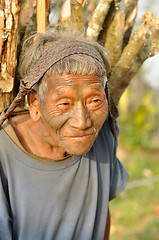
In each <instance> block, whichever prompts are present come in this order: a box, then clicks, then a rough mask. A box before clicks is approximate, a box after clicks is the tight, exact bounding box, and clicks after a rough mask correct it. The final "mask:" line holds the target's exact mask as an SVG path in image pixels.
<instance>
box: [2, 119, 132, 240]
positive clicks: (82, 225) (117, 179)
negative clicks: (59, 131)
mask: <svg viewBox="0 0 159 240" xmlns="http://www.w3.org/2000/svg"><path fill="white" fill-rule="evenodd" d="M10 128H11V126H10ZM12 131H13V130H12ZM6 132H7V131H4V130H3V129H1V130H0V240H9V239H13V240H53V239H54V240H64V239H65V240H76V239H77V240H103V237H104V232H105V226H106V219H107V211H108V202H109V200H110V199H111V198H114V197H115V196H116V195H117V194H119V193H120V192H121V191H122V190H123V189H124V187H125V185H126V182H127V179H128V173H127V171H126V170H125V168H124V167H123V165H122V164H121V163H120V162H119V160H118V159H117V157H116V146H117V142H116V140H115V139H114V137H113V135H112V132H111V130H110V126H109V121H108V118H107V120H106V121H105V123H104V125H103V127H102V129H101V131H100V133H99V135H98V137H97V139H96V140H95V142H94V144H93V146H92V148H91V150H90V151H89V152H88V153H87V154H85V155H81V156H72V157H69V158H67V159H64V160H62V161H58V162H53V163H50V162H47V161H45V160H46V159H42V158H41V159H40V158H37V157H35V156H32V155H30V154H28V153H26V152H25V150H24V149H23V148H22V147H20V143H18V141H17V139H16V137H14V139H16V140H15V141H13V139H12V138H11V137H10V136H8V134H7V133H6ZM9 135H10V134H9ZM39 159H40V160H41V161H39Z"/></svg>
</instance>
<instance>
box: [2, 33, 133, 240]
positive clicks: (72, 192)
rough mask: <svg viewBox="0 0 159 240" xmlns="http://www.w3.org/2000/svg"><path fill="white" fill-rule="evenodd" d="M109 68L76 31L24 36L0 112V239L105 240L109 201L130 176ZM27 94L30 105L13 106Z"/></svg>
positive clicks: (102, 55)
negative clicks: (13, 93) (14, 87)
mask: <svg viewBox="0 0 159 240" xmlns="http://www.w3.org/2000/svg"><path fill="white" fill-rule="evenodd" d="M108 71H109V57H108V54H107V53H106V51H105V49H104V48H103V47H102V46H100V45H99V44H97V43H95V42H91V41H88V40H86V39H84V38H81V37H79V36H72V34H64V33H61V32H56V31H49V32H47V33H46V34H36V35H35V36H32V37H30V38H29V39H28V40H26V41H25V43H24V46H23V50H22V57H21V64H20V72H21V76H22V79H21V82H20V90H19V93H18V95H17V97H16V98H15V100H14V101H13V103H12V104H11V106H10V107H9V108H8V109H7V110H6V111H4V112H3V113H2V116H1V130H0V239H1V240H2V239H3V240H5V239H6V240H10V239H14V240H76V239H77V240H103V239H104V236H105V239H106V238H107V239H108V234H107V233H108V229H107V227H108V225H109V224H108V219H109V218H108V217H107V216H108V202H109V200H111V199H112V198H114V197H116V196H117V195H118V194H119V193H120V192H121V191H122V190H123V189H124V187H125V185H126V182H127V179H128V173H127V171H126V170H125V168H124V167H123V165H122V164H121V163H120V161H119V160H118V158H117V157H116V147H117V135H118V125H117V121H116V120H115V118H116V117H117V116H118V111H117V108H116V106H115V104H114V103H113V100H112V98H111V95H110V92H109V89H108V83H107V72H108ZM25 95H27V99H28V106H29V110H26V111H19V110H17V109H15V108H16V107H17V106H18V104H19V103H20V102H21V101H22V100H23V99H24V97H25ZM106 226H107V227H106Z"/></svg>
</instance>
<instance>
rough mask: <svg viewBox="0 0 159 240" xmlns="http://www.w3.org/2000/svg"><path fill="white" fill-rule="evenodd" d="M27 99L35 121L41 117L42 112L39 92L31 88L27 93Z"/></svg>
mask: <svg viewBox="0 0 159 240" xmlns="http://www.w3.org/2000/svg"><path fill="white" fill-rule="evenodd" d="M27 99H28V105H29V112H30V116H31V118H32V119H33V120H34V121H38V120H39V119H40V117H41V113H40V109H39V98H38V95H37V93H36V92H35V91H34V90H31V91H30V92H29V93H28V95H27Z"/></svg>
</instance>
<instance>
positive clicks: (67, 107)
mask: <svg viewBox="0 0 159 240" xmlns="http://www.w3.org/2000/svg"><path fill="white" fill-rule="evenodd" d="M109 68H110V65H109V57H108V54H107V53H106V50H105V49H104V48H103V47H102V46H100V45H99V44H97V43H95V42H91V41H88V40H86V39H82V38H79V37H77V36H70V34H67V35H66V34H63V33H59V32H48V33H46V34H37V35H35V36H33V37H31V38H29V39H28V40H27V41H25V42H24V46H23V50H22V56H21V64H20V72H21V75H22V80H21V84H20V91H19V94H18V95H17V97H16V99H15V101H14V102H13V103H12V105H11V107H10V108H9V109H8V112H7V113H6V115H5V117H7V116H8V115H9V114H10V112H11V111H12V110H13V109H14V108H15V106H17V104H18V103H19V102H20V101H21V100H22V99H23V98H24V96H25V95H26V94H27V95H28V104H29V111H30V116H31V119H32V121H33V124H35V125H36V127H37V126H38V128H36V129H39V133H38V134H39V136H40V137H39V138H44V141H45V142H48V144H50V145H51V146H53V147H54V148H55V149H56V150H57V151H60V152H63V153H65V154H75V155H80V154H84V153H86V152H88V151H89V150H90V148H91V146H92V144H93V142H94V140H95V138H96V137H97V135H98V133H99V131H100V129H101V127H102V125H103V123H104V121H105V119H106V117H107V114H108V108H109V105H111V104H110V103H111V102H110V96H109V92H107V96H106V94H105V87H106V81H107V77H106V74H107V71H109ZM107 100H108V101H107ZM109 111H110V114H112V112H111V109H110V108H109ZM111 116H113V114H112V115H111Z"/></svg>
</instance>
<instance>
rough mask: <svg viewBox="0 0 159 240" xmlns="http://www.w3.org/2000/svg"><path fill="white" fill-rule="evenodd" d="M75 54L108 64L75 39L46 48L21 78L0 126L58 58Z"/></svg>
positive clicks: (93, 49)
mask: <svg viewBox="0 0 159 240" xmlns="http://www.w3.org/2000/svg"><path fill="white" fill-rule="evenodd" d="M75 54H82V55H87V56H90V57H92V58H94V59H95V60H96V61H98V62H99V63H100V64H102V65H105V66H106V67H108V65H109V63H108V62H107V63H106V62H104V60H103V58H102V57H101V55H100V53H99V52H98V51H97V50H96V49H95V48H94V47H93V46H91V45H90V44H88V43H85V42H81V41H76V40H74V41H61V42H59V43H58V44H57V45H56V47H53V48H51V49H50V48H49V49H48V50H46V51H45V53H44V54H43V55H42V56H41V57H40V58H39V60H38V61H37V62H36V64H35V65H34V67H33V68H32V69H31V71H30V73H29V74H28V75H27V76H26V77H25V78H23V79H21V81H20V88H19V93H18V94H17V96H16V98H15V99H14V100H13V102H12V103H11V105H10V106H9V108H8V109H7V111H6V113H5V115H4V116H3V117H2V118H1V120H0V126H1V125H2V124H3V122H4V121H5V119H6V118H7V117H9V116H10V115H11V113H12V112H13V111H14V109H15V108H16V107H17V106H18V105H19V104H20V103H21V102H22V100H23V99H24V97H25V95H26V94H27V93H28V92H29V91H30V90H31V89H32V87H33V86H34V85H35V84H36V83H38V82H39V81H40V79H41V78H42V77H43V76H44V74H45V73H46V72H47V71H48V69H49V68H50V67H52V66H53V65H54V64H56V63H57V62H59V61H60V60H62V59H64V58H66V57H68V56H71V55H75Z"/></svg>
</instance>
